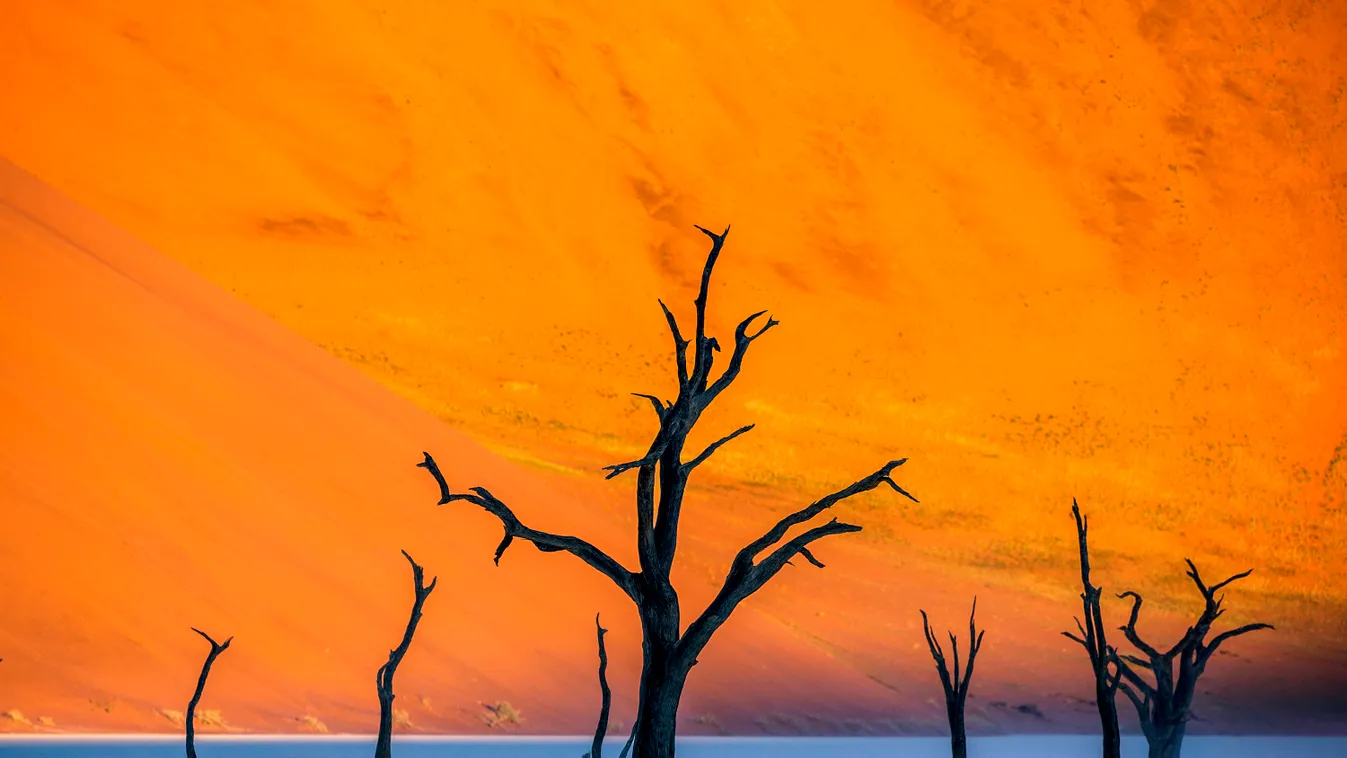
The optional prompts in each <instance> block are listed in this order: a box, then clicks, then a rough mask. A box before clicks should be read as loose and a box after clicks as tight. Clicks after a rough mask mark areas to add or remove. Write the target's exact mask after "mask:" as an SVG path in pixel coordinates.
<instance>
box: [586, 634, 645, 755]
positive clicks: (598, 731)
mask: <svg viewBox="0 0 1347 758" xmlns="http://www.w3.org/2000/svg"><path fill="white" fill-rule="evenodd" d="M594 628H595V629H597V630H598V632H599V691H600V692H601V694H602V704H601V705H600V706H599V723H598V726H596V727H595V728H594V743H593V744H592V745H591V746H590V748H589V752H588V753H585V755H584V758H603V738H604V735H606V734H608V711H609V709H610V708H611V707H612V705H613V691H612V690H610V689H609V688H608V649H607V648H606V647H605V646H604V644H603V635H605V634H607V633H608V630H607V629H604V628H603V626H602V625H600V624H599V614H597V613H596V614H594ZM635 734H636V732H635V731H634V730H633V731H632V736H635ZM631 740H632V738H631V737H628V738H627V744H626V745H623V746H622V752H621V754H620V755H619V758H627V751H628V750H630V749H631Z"/></svg>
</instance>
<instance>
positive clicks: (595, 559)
mask: <svg viewBox="0 0 1347 758" xmlns="http://www.w3.org/2000/svg"><path fill="white" fill-rule="evenodd" d="M425 456H426V460H425V461H424V462H422V463H418V464H417V465H418V466H420V467H423V468H426V469H428V470H429V471H430V473H431V474H432V475H433V476H434V477H435V480H436V482H438V483H439V485H440V492H441V496H440V502H439V503H438V504H439V505H445V504H447V503H452V502H456V501H460V500H462V501H466V502H469V503H472V504H473V505H475V506H477V507H479V508H481V509H482V510H485V511H486V512H487V513H490V514H491V515H493V516H495V517H496V518H497V519H500V523H501V526H503V527H504V528H505V536H504V538H502V539H501V541H500V545H498V546H497V547H496V557H495V562H496V565H497V566H499V565H500V559H501V556H502V555H504V554H505V550H506V548H508V547H510V544H511V543H512V542H514V540H515V538H519V539H522V540H526V541H528V542H532V543H533V546H534V547H536V548H538V549H539V550H541V551H542V552H544V553H556V552H567V553H570V554H571V555H574V556H575V557H577V558H579V559H580V560H582V561H584V562H585V563H587V564H589V565H590V566H591V567H593V568H594V569H596V570H598V572H599V573H601V574H603V575H604V576H606V577H608V578H609V579H611V580H612V581H613V583H614V584H616V585H617V586H618V588H619V589H621V590H622V591H623V592H624V593H626V595H627V596H628V597H630V598H631V599H633V600H636V601H637V602H639V594H640V589H639V587H638V586H637V582H636V577H635V575H634V574H633V573H632V572H631V571H628V570H627V569H626V568H625V567H624V566H623V565H622V564H621V563H618V562H617V560H615V559H614V558H612V557H611V556H609V555H608V554H607V553H605V552H603V551H602V550H600V549H599V548H597V547H595V546H593V545H591V544H590V543H588V542H586V541H584V540H582V539H580V538H579V537H571V536H567V535H561V534H552V533H550V532H540V531H538V530H537V529H532V528H530V527H528V526H525V525H524V523H523V522H521V521H520V520H519V518H518V517H517V516H515V515H514V511H512V510H510V507H509V506H508V505H506V504H505V503H503V502H501V501H500V500H499V499H498V498H497V497H496V496H495V495H492V494H491V493H490V492H489V491H487V489H486V488H485V487H473V488H472V489H471V490H470V491H469V492H457V493H455V492H450V491H449V485H448V484H447V483H446V482H445V479H444V475H443V474H442V473H440V469H439V466H438V465H436V463H435V459H434V458H432V457H431V455H430V453H426V454H425Z"/></svg>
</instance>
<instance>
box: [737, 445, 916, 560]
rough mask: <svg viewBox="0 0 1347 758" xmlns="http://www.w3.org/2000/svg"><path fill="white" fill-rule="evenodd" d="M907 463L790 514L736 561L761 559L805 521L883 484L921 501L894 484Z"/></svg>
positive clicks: (892, 464)
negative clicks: (895, 473)
mask: <svg viewBox="0 0 1347 758" xmlns="http://www.w3.org/2000/svg"><path fill="white" fill-rule="evenodd" d="M904 463H907V459H906V458H902V459H900V460H896V461H889V462H888V463H886V464H884V466H883V467H882V468H880V469H879V470H878V471H876V472H875V473H873V474H871V475H869V476H867V477H865V478H864V479H861V480H860V481H858V482H856V483H855V484H852V485H850V486H849V487H845V488H843V489H840V490H838V491H837V492H834V493H832V494H831V495H827V496H825V497H822V498H820V499H818V500H815V501H814V502H813V503H811V504H810V505H808V506H807V507H805V508H801V509H800V510H798V511H796V512H794V513H792V514H790V515H789V516H786V517H785V518H783V519H781V520H780V521H778V522H777V523H776V526H774V527H772V528H771V529H769V530H768V531H767V533H766V534H764V535H762V536H761V537H759V538H757V539H756V540H753V541H752V542H750V543H749V544H748V546H747V547H745V548H744V549H743V550H741V551H739V556H738V557H736V558H735V561H736V562H738V561H740V560H747V561H749V562H750V563H751V562H752V561H753V559H755V558H757V556H758V554H759V553H761V552H762V551H763V550H766V549H767V548H769V547H771V546H772V545H775V544H776V543H777V542H780V541H781V539H782V538H783V537H785V536H786V532H787V531H789V530H790V528H791V527H793V526H796V525H798V524H803V523H804V522H806V521H809V520H810V519H812V518H814V517H815V516H817V515H819V514H820V513H822V512H824V511H826V510H828V509H829V508H831V507H833V506H834V505H836V504H837V503H839V502H841V501H843V500H846V499H847V498H849V497H852V496H854V495H859V494H861V493H862V492H869V491H870V490H872V489H874V488H876V487H878V486H879V485H881V484H887V485H889V486H890V487H891V488H893V490H894V491H896V492H898V493H899V494H901V495H905V496H907V497H908V498H910V499H911V500H912V501H913V502H917V499H916V498H915V497H912V495H911V494H909V493H908V492H907V491H906V490H904V489H903V488H902V487H899V486H898V484H897V483H896V482H894V481H893V479H892V478H891V477H890V474H891V473H892V472H893V470H894V469H896V468H898V467H899V466H901V465H903V464H904Z"/></svg>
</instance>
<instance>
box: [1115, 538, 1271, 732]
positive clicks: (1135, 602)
mask: <svg viewBox="0 0 1347 758" xmlns="http://www.w3.org/2000/svg"><path fill="white" fill-rule="evenodd" d="M1184 561H1185V562H1186V563H1187V564H1188V576H1189V577H1191V578H1192V580H1193V584H1196V585H1197V589H1198V592H1201V593H1202V599H1203V601H1204V606H1203V609H1202V614H1201V615H1200V616H1198V619H1197V623H1195V624H1193V625H1192V626H1190V627H1188V631H1187V633H1185V634H1184V635H1183V638H1182V639H1180V640H1179V641H1178V642H1177V643H1176V644H1175V645H1174V647H1172V648H1170V649H1169V650H1167V651H1165V652H1163V653H1162V652H1160V651H1159V650H1158V649H1156V648H1154V647H1152V646H1151V645H1149V644H1147V643H1146V642H1145V641H1144V640H1142V639H1141V636H1140V635H1139V634H1137V616H1138V614H1140V613H1141V595H1139V594H1137V593H1136V592H1132V591H1128V592H1124V593H1122V594H1120V595H1118V597H1119V598H1128V597H1130V598H1132V614H1131V616H1130V617H1129V618H1128V620H1127V625H1126V626H1122V627H1119V628H1120V629H1122V632H1123V634H1124V635H1125V636H1126V637H1127V641H1128V642H1130V643H1132V645H1133V646H1135V647H1136V648H1137V650H1140V651H1141V652H1142V654H1144V655H1145V656H1146V657H1145V658H1141V657H1139V656H1136V655H1131V654H1126V653H1122V654H1119V655H1118V656H1117V665H1118V670H1119V672H1120V673H1121V676H1122V682H1121V684H1120V687H1121V689H1122V691H1123V693H1124V694H1125V695H1127V698H1128V699H1129V700H1131V701H1132V704H1133V705H1134V706H1136V709H1137V715H1138V716H1140V718H1141V731H1142V733H1143V734H1145V735H1146V742H1147V744H1148V745H1149V746H1150V752H1149V758H1179V751H1180V749H1181V748H1182V747H1183V735H1184V731H1185V730H1186V729H1187V726H1188V719H1189V716H1190V713H1191V709H1192V705H1193V694H1194V693H1195V692H1196V691H1197V678H1198V677H1199V676H1201V675H1202V672H1203V671H1204V670H1206V667H1207V661H1209V660H1210V659H1211V656H1212V655H1214V654H1215V653H1216V650H1217V648H1219V647H1220V646H1221V643H1223V642H1225V641H1226V640H1228V639H1230V638H1231V637H1238V636H1239V635H1241V634H1247V633H1249V632H1252V631H1256V630H1258V629H1272V628H1273V626H1272V625H1271V624H1246V625H1244V626H1241V627H1239V628H1237V629H1230V630H1228V631H1225V632H1221V633H1220V634H1218V635H1216V637H1215V638H1213V639H1212V641H1211V642H1207V641H1206V639H1207V635H1208V634H1209V633H1210V632H1211V625H1212V623H1214V622H1215V621H1216V619H1218V618H1220V616H1221V614H1223V613H1225V610H1224V609H1222V608H1221V602H1222V601H1223V600H1225V595H1224V594H1222V595H1220V596H1219V597H1218V596H1217V595H1216V593H1217V592H1220V591H1221V589H1222V588H1223V587H1225V586H1226V585H1228V584H1230V583H1231V582H1234V581H1235V580H1237V579H1243V578H1244V577H1246V576H1248V575H1249V574H1252V573H1253V569H1249V570H1248V571H1245V572H1244V573H1242V574H1235V575H1234V576H1232V577H1230V578H1229V579H1226V580H1225V581H1223V582H1217V583H1216V584H1214V585H1212V586H1211V587H1208V586H1207V585H1206V584H1204V583H1203V582H1202V577H1201V576H1200V575H1198V573H1197V567H1196V566H1194V565H1193V562H1192V561H1190V560H1188V559H1186V558H1185V559H1184ZM1176 661H1177V662H1178V676H1177V677H1176V676H1175V672H1174V663H1175V662H1176ZM1129 664H1133V665H1136V666H1139V667H1143V668H1146V669H1149V671H1150V674H1151V678H1152V679H1153V680H1154V682H1147V681H1146V680H1145V679H1143V678H1142V677H1141V676H1140V675H1138V674H1137V672H1136V671H1135V670H1134V669H1133V668H1132V666H1131V665H1129Z"/></svg>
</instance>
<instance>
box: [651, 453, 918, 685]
mask: <svg viewBox="0 0 1347 758" xmlns="http://www.w3.org/2000/svg"><path fill="white" fill-rule="evenodd" d="M906 461H907V459H906V458H903V459H901V460H896V461H889V462H888V463H886V464H884V466H883V467H882V468H880V469H879V470H878V471H876V472H875V473H873V474H871V475H869V476H867V477H865V478H864V479H861V480H860V481H858V482H856V483H854V484H852V485H850V486H848V487H845V488H843V489H840V490H838V491H836V492H834V493H832V494H830V495H827V496H825V497H823V498H820V499H819V500H816V501H814V502H813V503H811V504H810V505H808V506H806V507H804V508H801V509H800V510H798V511H795V512H794V513H791V514H789V515H787V516H785V517H784V518H782V519H781V520H780V521H778V522H777V523H776V525H775V526H773V527H772V528H771V529H769V530H768V531H767V533H766V534H764V535H762V536H761V537H759V538H758V539H756V540H754V541H752V542H750V543H749V544H748V545H747V546H745V547H744V548H743V549H742V550H740V551H739V553H738V554H737V555H736V556H735V558H734V561H733V562H732V563H731V564H730V570H729V572H728V573H727V574H726V576H725V582H724V584H722V585H721V588H720V592H718V593H717V594H716V597H715V599H714V600H712V601H711V604H710V605H708V606H707V607H706V610H704V611H702V613H701V615H700V616H698V617H697V619H696V620H695V621H693V622H692V623H691V624H690V625H689V626H688V629H687V632H686V633H685V634H684V635H683V639H681V640H680V641H679V643H678V648H679V655H681V656H683V658H684V659H685V660H689V661H690V660H695V659H696V657H697V655H698V653H700V652H701V650H702V648H703V647H704V646H705V645H706V643H707V641H709V640H710V638H711V635H712V634H714V633H715V631H716V629H718V628H720V625H721V624H723V623H725V620H726V619H728V618H729V615H730V613H731V612H732V611H733V610H734V609H735V607H736V606H738V605H739V603H741V602H742V601H743V600H744V598H747V597H748V596H749V595H752V594H753V593H754V592H757V591H758V590H759V589H761V588H762V586H763V585H765V584H766V583H767V582H768V581H769V580H771V578H772V577H773V576H776V574H777V572H779V571H780V570H781V569H782V568H783V567H784V566H786V564H787V563H789V562H790V560H791V559H792V558H794V557H795V556H797V555H803V556H805V559H806V560H808V561H809V562H810V563H812V564H813V565H815V566H819V567H822V566H823V564H822V563H821V562H819V561H818V559H816V558H815V557H814V556H813V554H812V553H810V552H809V551H808V548H809V545H810V544H812V543H813V542H816V541H818V540H820V539H823V538H824V537H827V536H830V535H834V534H847V533H850V532H859V531H861V528H860V527H859V526H856V525H854V524H846V523H842V522H840V521H838V520H837V519H832V520H831V521H829V522H827V523H826V524H822V525H820V526H816V527H814V528H812V529H809V530H807V531H805V532H803V533H801V534H799V535H798V536H796V537H795V538H793V539H791V540H788V541H787V542H785V543H782V544H779V545H778V543H781V540H782V539H784V538H785V536H786V534H787V533H788V532H789V531H790V529H791V527H794V526H797V525H800V524H803V523H805V522H807V521H809V520H811V519H813V518H814V517H815V516H817V515H819V514H820V513H823V512H824V511H826V510H828V509H829V508H831V507H833V506H834V505H836V504H837V503H839V502H841V501H843V500H846V499H847V498H850V497H853V496H855V495H859V494H861V493H863V492H869V491H870V490H873V489H875V488H876V487H878V486H880V485H881V484H887V485H889V487H891V488H893V490H894V491H896V492H898V493H899V494H902V495H904V496H906V497H908V498H909V499H911V500H912V501H913V502H917V499H916V498H915V497H913V496H912V494H911V493H909V492H907V491H906V490H904V489H903V488H902V487H900V486H898V483H897V482H895V481H894V480H893V478H892V476H891V474H892V473H893V470H894V469H896V468H898V467H899V466H901V465H903V463H905V462H906ZM774 545H776V546H777V547H776V548H775V549H774V550H772V552H770V553H768V555H767V557H765V558H762V559H761V560H758V559H759V556H760V555H761V554H762V553H763V552H764V551H766V550H768V549H769V548H772V547H773V546H774Z"/></svg>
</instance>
